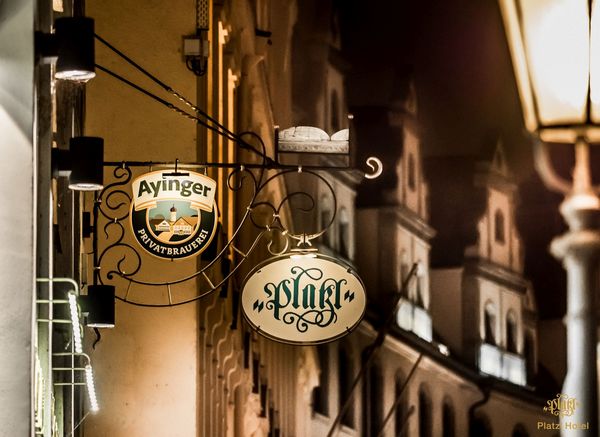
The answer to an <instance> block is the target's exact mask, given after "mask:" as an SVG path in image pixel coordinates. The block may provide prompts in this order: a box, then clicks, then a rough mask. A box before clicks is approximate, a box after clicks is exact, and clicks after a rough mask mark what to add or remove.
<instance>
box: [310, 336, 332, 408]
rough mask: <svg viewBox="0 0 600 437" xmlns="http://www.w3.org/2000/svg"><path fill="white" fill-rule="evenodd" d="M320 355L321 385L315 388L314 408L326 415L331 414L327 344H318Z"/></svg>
mask: <svg viewBox="0 0 600 437" xmlns="http://www.w3.org/2000/svg"><path fill="white" fill-rule="evenodd" d="M317 355H318V357H319V367H320V372H319V385H318V386H316V387H315V388H314V390H313V409H314V411H315V412H317V413H320V414H322V415H324V416H327V415H329V348H328V346H327V345H326V344H320V345H318V346H317Z"/></svg>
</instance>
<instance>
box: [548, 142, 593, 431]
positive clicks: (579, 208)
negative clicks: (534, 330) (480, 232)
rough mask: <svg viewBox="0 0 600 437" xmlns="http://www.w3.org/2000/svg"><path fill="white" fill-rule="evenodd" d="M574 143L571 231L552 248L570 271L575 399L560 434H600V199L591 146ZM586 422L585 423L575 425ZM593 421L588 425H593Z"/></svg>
mask: <svg viewBox="0 0 600 437" xmlns="http://www.w3.org/2000/svg"><path fill="white" fill-rule="evenodd" d="M588 147H589V146H588V145H587V143H586V142H584V141H582V140H580V141H578V142H577V144H576V146H575V154H576V163H575V170H574V172H573V189H572V192H571V193H570V194H569V195H567V197H566V199H565V200H564V202H563V203H562V205H561V207H560V212H561V214H562V216H563V217H564V219H565V221H566V222H567V224H568V225H569V231H568V232H567V233H566V234H564V235H562V236H560V237H557V238H556V239H554V241H553V242H552V245H551V251H552V254H553V255H554V256H556V257H557V258H558V259H561V260H562V262H563V266H564V267H565V269H566V271H567V314H566V316H565V325H566V327H567V376H566V378H565V381H564V385H563V389H562V394H564V395H566V396H568V397H570V398H575V399H576V404H575V407H576V408H575V409H574V413H573V415H571V416H566V415H564V416H561V435H562V436H580V435H586V436H589V435H596V436H597V435H598V375H597V358H598V357H597V350H596V348H597V343H598V339H597V326H598V320H597V316H596V311H597V308H596V293H597V292H598V278H599V275H600V270H599V268H598V261H599V260H600V232H599V230H600V199H599V198H598V196H597V194H596V193H595V192H594V189H593V187H592V186H591V178H590V172H589V168H590V167H589V149H588ZM582 424H584V429H574V427H573V425H577V427H579V426H581V425H582ZM588 424H589V427H588Z"/></svg>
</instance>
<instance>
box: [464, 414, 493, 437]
mask: <svg viewBox="0 0 600 437" xmlns="http://www.w3.org/2000/svg"><path fill="white" fill-rule="evenodd" d="M469 436H470V437H492V428H491V427H490V421H489V420H488V418H487V417H486V416H484V415H483V414H480V415H477V416H474V417H472V418H471V422H470V423H469Z"/></svg>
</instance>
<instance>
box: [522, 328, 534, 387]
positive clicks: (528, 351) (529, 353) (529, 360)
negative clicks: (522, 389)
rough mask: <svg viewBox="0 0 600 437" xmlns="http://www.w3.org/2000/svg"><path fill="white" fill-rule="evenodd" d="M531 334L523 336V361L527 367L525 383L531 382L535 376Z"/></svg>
mask: <svg viewBox="0 0 600 437" xmlns="http://www.w3.org/2000/svg"><path fill="white" fill-rule="evenodd" d="M534 344H535V343H534V340H533V334H532V333H531V332H527V334H525V346H524V353H525V360H526V365H527V381H532V380H533V378H534V376H535V348H534Z"/></svg>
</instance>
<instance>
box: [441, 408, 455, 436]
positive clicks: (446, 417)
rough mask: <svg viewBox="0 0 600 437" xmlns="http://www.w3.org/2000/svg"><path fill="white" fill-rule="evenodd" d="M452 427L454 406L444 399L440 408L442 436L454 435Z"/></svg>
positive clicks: (453, 427) (453, 426)
mask: <svg viewBox="0 0 600 437" xmlns="http://www.w3.org/2000/svg"><path fill="white" fill-rule="evenodd" d="M454 429H455V425H454V407H452V404H451V403H450V401H449V400H446V401H444V406H443V408H442V437H454Z"/></svg>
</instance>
